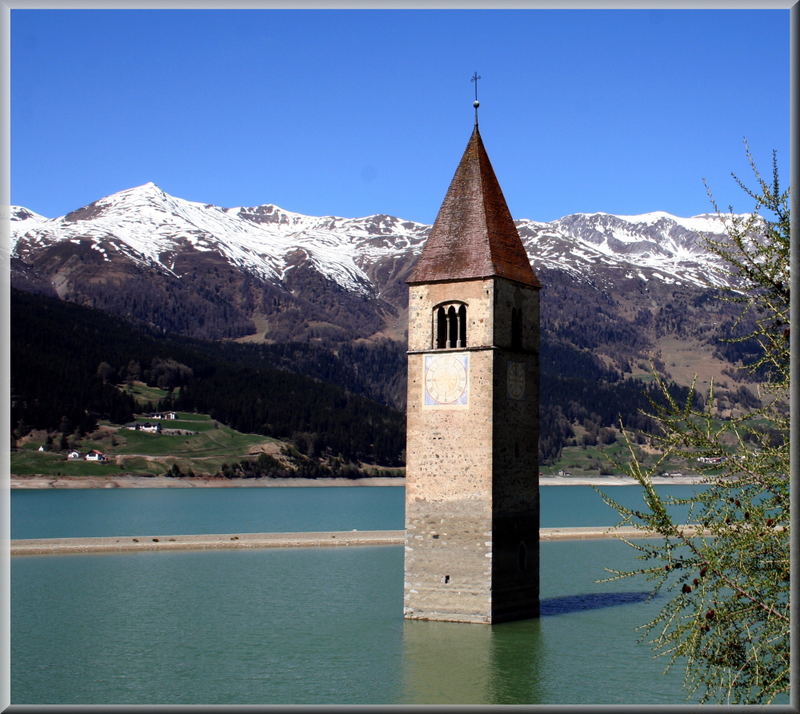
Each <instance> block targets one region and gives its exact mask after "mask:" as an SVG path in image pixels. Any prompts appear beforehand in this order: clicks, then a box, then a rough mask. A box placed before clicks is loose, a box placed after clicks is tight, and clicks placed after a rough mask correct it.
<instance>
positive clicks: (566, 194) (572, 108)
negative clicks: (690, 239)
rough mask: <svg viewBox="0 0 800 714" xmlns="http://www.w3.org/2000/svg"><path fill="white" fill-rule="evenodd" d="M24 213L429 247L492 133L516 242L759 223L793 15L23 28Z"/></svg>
mask: <svg viewBox="0 0 800 714" xmlns="http://www.w3.org/2000/svg"><path fill="white" fill-rule="evenodd" d="M11 39H12V46H11V81H12V85H11V122H12V124H11V130H12V136H11V140H12V154H11V157H12V160H11V200H12V203H14V204H18V205H23V206H27V207H28V208H30V209H32V210H34V211H37V212H39V213H42V214H44V215H46V216H48V217H55V216H58V215H61V214H63V213H66V212H68V211H70V210H73V209H75V208H78V207H80V206H82V205H85V204H87V203H89V202H91V201H93V200H96V199H97V198H100V197H101V196H105V195H108V194H111V193H114V192H116V191H120V190H122V189H125V188H129V187H131V186H136V185H139V184H142V183H145V182H147V181H153V182H155V183H156V184H158V185H159V186H160V187H161V188H162V189H164V190H165V191H166V192H167V193H170V194H173V195H175V196H179V197H181V198H186V199H189V200H193V201H201V202H204V203H213V204H217V205H222V206H237V205H258V204H262V203H275V204H278V205H279V206H282V207H283V208H286V209H288V210H292V211H297V212H300V213H306V214H311V215H327V214H334V215H339V216H348V217H350V216H363V215H368V214H372V213H388V214H392V215H395V216H400V217H402V218H406V219H412V220H417V221H422V222H426V223H430V222H432V221H433V219H434V218H435V216H436V212H437V210H438V207H439V205H440V203H441V200H442V198H443V196H444V192H445V191H446V189H447V186H448V184H449V182H450V179H451V177H452V175H453V171H454V170H455V167H456V164H457V163H458V160H459V158H460V156H461V153H462V151H463V149H464V147H465V145H466V142H467V139H468V138H469V134H470V132H471V130H472V123H473V110H472V99H473V96H472V92H473V84H472V83H471V82H470V81H469V79H470V76H471V75H472V73H473V71H475V70H477V71H478V73H479V74H480V75H481V77H482V80H481V82H480V86H479V92H480V101H481V108H480V126H481V134H482V136H483V139H484V143H485V144H486V147H487V150H488V152H489V156H490V157H491V159H492V162H493V164H494V168H495V171H496V173H497V175H498V177H499V179H500V183H501V185H502V186H503V190H504V192H505V195H506V199H507V200H508V203H509V206H510V208H511V212H512V214H513V215H514V217H515V218H531V219H536V220H553V219H556V218H559V217H560V216H563V215H567V214H569V213H575V212H581V211H582V212H593V211H608V212H611V213H619V214H635V213H645V212H648V211H655V210H664V211H668V212H670V213H674V214H676V215H682V216H688V215H694V214H697V213H703V212H708V211H709V210H711V209H710V205H709V202H708V199H707V197H706V194H705V189H704V187H703V183H702V179H703V178H707V179H708V181H709V182H710V184H711V186H712V188H713V190H714V192H715V194H716V195H717V197H718V199H719V200H720V202H721V203H722V204H723V207H727V205H728V204H729V203H733V204H734V207H735V208H736V209H737V210H743V211H744V210H749V209H750V208H751V207H752V206H751V204H750V202H749V200H748V199H742V194H741V193H740V192H739V191H738V189H737V188H736V186H735V184H733V181H732V180H731V178H730V172H731V171H735V172H737V173H739V174H741V175H742V176H743V177H748V178H749V170H748V168H747V164H746V162H745V159H744V151H743V144H742V139H743V138H744V137H747V139H748V140H749V142H750V145H751V148H752V150H753V153H754V155H755V157H756V160H757V161H758V163H759V164H760V166H761V167H762V170H763V171H764V172H766V173H767V174H769V172H770V170H771V169H770V162H771V152H772V150H773V149H777V151H778V154H779V161H780V162H781V165H782V171H781V172H782V175H783V176H784V177H785V178H788V175H789V10H632V11H628V10H592V11H587V10H534V9H529V10H516V11H507V10H308V9H306V10H172V11H168V10H132V11H126V10H92V11H88V10H61V11H53V10H12V12H11Z"/></svg>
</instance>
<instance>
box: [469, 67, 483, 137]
mask: <svg viewBox="0 0 800 714" xmlns="http://www.w3.org/2000/svg"><path fill="white" fill-rule="evenodd" d="M480 78H481V76H480V75H479V74H478V73H477V72H475V73H474V74H473V75H472V78H471V79H470V82H475V101H474V102H472V106H473V107H475V126H478V107H479V106H480V105H481V103H480V102H479V101H478V80H479V79H480Z"/></svg>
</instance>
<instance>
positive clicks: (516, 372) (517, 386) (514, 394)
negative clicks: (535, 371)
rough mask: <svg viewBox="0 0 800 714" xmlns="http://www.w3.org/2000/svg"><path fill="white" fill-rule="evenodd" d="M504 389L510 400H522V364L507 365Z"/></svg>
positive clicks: (523, 375)
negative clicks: (506, 389)
mask: <svg viewBox="0 0 800 714" xmlns="http://www.w3.org/2000/svg"><path fill="white" fill-rule="evenodd" d="M506 387H507V388H508V396H509V397H511V399H522V397H523V395H524V394H525V365H524V364H523V363H522V362H509V363H508V375H507V377H506Z"/></svg>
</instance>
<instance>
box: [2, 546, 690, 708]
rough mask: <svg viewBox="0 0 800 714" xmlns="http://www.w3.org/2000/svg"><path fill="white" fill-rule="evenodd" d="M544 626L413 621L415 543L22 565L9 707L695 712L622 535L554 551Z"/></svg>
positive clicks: (545, 580) (545, 579) (545, 578)
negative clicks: (628, 569)
mask: <svg viewBox="0 0 800 714" xmlns="http://www.w3.org/2000/svg"><path fill="white" fill-rule="evenodd" d="M541 557H542V561H541V572H542V612H543V616H542V617H541V618H540V619H538V620H530V621H525V622H517V623H509V624H503V625H493V626H485V625H472V624H457V623H436V622H406V621H404V620H403V616H402V610H403V602H402V597H403V596H402V593H403V549H402V547H362V548H331V549H285V550H283V549H265V550H258V551H207V552H180V553H159V552H150V553H137V554H125V555H116V554H115V555H80V556H77V555H76V556H36V557H15V558H13V559H12V589H11V596H12V609H11V611H12V625H11V634H12V642H11V645H12V653H11V662H12V676H11V695H12V703H14V704H111V703H117V704H290V703H291V704H330V703H339V704H445V703H447V704H493V703H496V704H539V703H562V704H581V703H606V704H615V703H617V704H622V703H626V704H645V703H649V704H656V703H682V702H685V701H686V700H685V694H684V692H683V690H682V686H681V677H680V674H681V673H680V671H675V672H672V673H670V674H668V675H664V674H662V670H663V667H664V662H663V661H662V660H654V659H653V658H652V656H651V653H650V651H649V649H648V648H647V646H645V645H640V644H637V641H636V640H637V633H636V632H635V629H634V628H635V627H636V625H638V624H641V623H643V622H646V621H647V620H648V619H649V618H650V617H651V616H652V615H653V614H654V613H655V611H656V609H657V608H658V605H659V601H658V600H656V601H648V600H647V599H646V593H647V590H648V588H647V586H646V584H645V583H643V582H641V581H639V582H623V583H612V584H600V583H597V582H595V581H596V580H597V579H598V578H602V577H603V576H604V575H605V573H604V571H603V566H604V565H608V566H613V567H617V566H624V565H633V564H634V563H635V562H636V561H635V560H633V558H632V552H631V549H630V548H628V547H627V546H625V545H624V544H622V543H620V542H618V541H613V540H601V541H569V542H547V543H542V546H541Z"/></svg>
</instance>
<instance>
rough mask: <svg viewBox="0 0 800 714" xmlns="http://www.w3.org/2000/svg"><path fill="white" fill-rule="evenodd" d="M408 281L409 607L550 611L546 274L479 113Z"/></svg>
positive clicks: (474, 616) (457, 611)
mask: <svg viewBox="0 0 800 714" xmlns="http://www.w3.org/2000/svg"><path fill="white" fill-rule="evenodd" d="M408 283H409V304H408V417H407V418H408V436H407V448H406V543H405V545H406V548H405V602H404V614H405V617H406V618H410V619H423V620H453V621H459V622H486V623H492V622H502V621H506V620H519V619H525V618H532V617H537V616H538V614H539V464H538V443H539V288H540V284H539V281H538V279H537V277H536V275H535V273H534V272H533V269H532V268H531V265H530V262H529V261H528V257H527V255H526V253H525V249H524V248H523V246H522V241H521V240H520V237H519V234H518V233H517V229H516V226H515V225H514V221H513V220H512V218H511V214H510V213H509V210H508V206H507V205H506V201H505V198H504V197H503V193H502V191H501V190H500V185H499V184H498V182H497V178H496V177H495V175H494V170H493V169H492V165H491V163H490V162H489V157H488V156H487V154H486V150H485V149H484V146H483V142H482V140H481V136H480V133H479V132H478V126H477V122H476V125H475V129H474V131H473V133H472V136H471V137H470V140H469V143H468V144H467V148H466V150H465V151H464V155H463V157H462V158H461V162H460V164H459V165H458V168H457V169H456V173H455V176H454V177H453V181H452V183H451V184H450V188H449V189H448V191H447V195H446V196H445V199H444V202H443V203H442V207H441V208H440V209H439V214H438V216H437V217H436V221H435V222H434V225H433V228H432V229H431V233H430V236H429V237H428V240H427V242H426V244H425V247H424V249H423V251H422V254H421V256H420V257H419V260H418V261H417V264H416V266H415V267H414V271H413V272H412V274H411V277H410V279H409V281H408Z"/></svg>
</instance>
